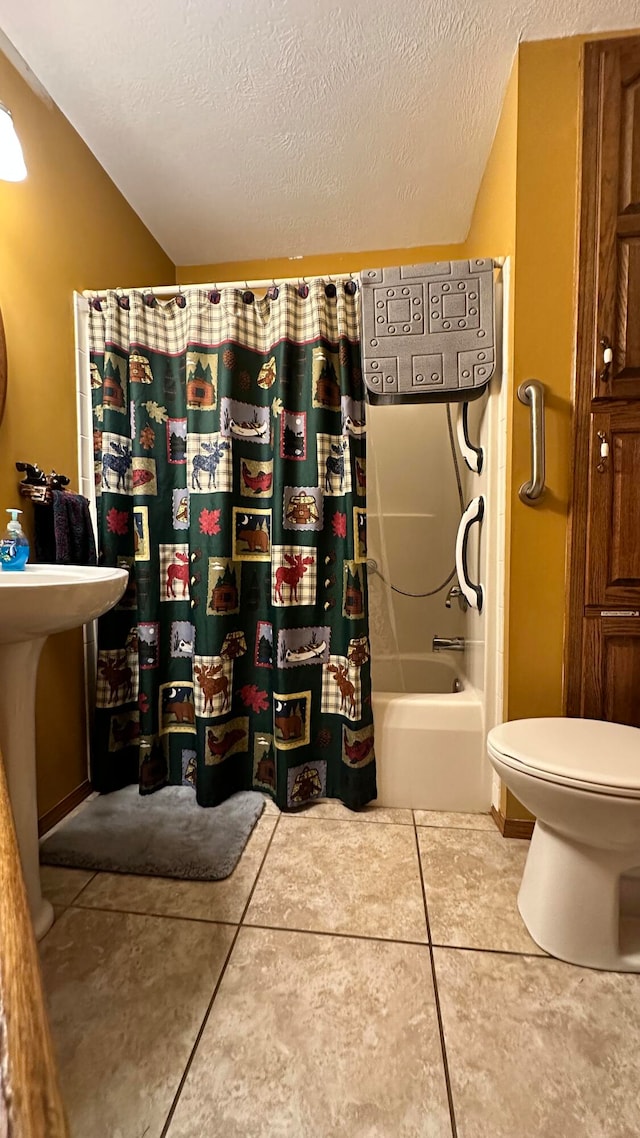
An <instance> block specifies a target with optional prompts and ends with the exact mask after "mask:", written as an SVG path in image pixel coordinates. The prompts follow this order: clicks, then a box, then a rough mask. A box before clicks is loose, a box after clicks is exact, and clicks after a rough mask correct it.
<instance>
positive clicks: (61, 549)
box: [34, 490, 98, 565]
mask: <svg viewBox="0 0 640 1138" xmlns="http://www.w3.org/2000/svg"><path fill="white" fill-rule="evenodd" d="M51 493H52V498H53V503H52V505H51V506H35V507H34V521H35V539H36V540H35V546H36V559H37V560H38V561H39V562H41V563H44V564H49V565H51V564H54V565H97V564H98V558H97V556H96V543H95V539H94V536H93V526H92V524H91V515H90V513H89V503H88V501H87V499H86V498H83V497H82V495H81V494H69V493H68V492H67V491H66V490H52V492H51Z"/></svg>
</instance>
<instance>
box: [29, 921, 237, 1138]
mask: <svg viewBox="0 0 640 1138" xmlns="http://www.w3.org/2000/svg"><path fill="white" fill-rule="evenodd" d="M233 935H234V930H233V929H232V928H230V927H229V926H228V925H212V924H205V923H203V922H200V921H172V920H166V919H165V918H164V917H146V916H138V915H131V914H128V913H104V912H95V911H92V910H89V909H75V908H70V909H67V910H66V912H65V913H64V914H63V915H62V917H61V918H60V921H59V922H58V923H57V924H56V925H54V927H53V929H52V931H51V932H50V933H49V935H48V936H47V937H46V939H45V940H44V942H43V944H42V967H43V975H44V982H45V990H46V992H47V1000H48V1005H49V1009H50V1018H51V1024H52V1028H53V1035H54V1040H55V1044H56V1052H57V1056H58V1063H59V1069H60V1078H61V1084H62V1093H63V1097H64V1100H65V1103H66V1106H67V1111H68V1113H69V1118H70V1123H71V1134H72V1136H73V1138H88V1136H89V1135H90V1136H91V1138H116V1136H117V1138H125V1136H126V1138H134V1136H135V1138H139V1136H141V1135H143V1134H144V1135H147V1136H148V1138H152V1136H153V1138H157V1136H158V1135H159V1134H160V1131H161V1130H162V1126H163V1123H164V1121H165V1119H166V1116H167V1114H168V1112H169V1109H170V1106H171V1102H172V1100H173V1096H174V1095H175V1092H176V1090H177V1087H178V1084H179V1081H180V1078H181V1076H182V1072H183V1070H184V1067H185V1064H186V1062H187V1059H188V1057H189V1054H190V1051H191V1048H192V1047H193V1044H194V1042H195V1039H196V1036H197V1033H198V1030H199V1027H200V1024H201V1023H202V1019H203V1017H204V1014H205V1012H206V1009H207V1005H208V1003H209V1000H210V999H211V995H212V993H213V989H214V986H215V983H216V980H217V978H218V976H219V974H220V971H221V968H222V965H223V963H224V960H225V957H226V954H227V952H228V949H229V946H230V944H231V941H232V938H233Z"/></svg>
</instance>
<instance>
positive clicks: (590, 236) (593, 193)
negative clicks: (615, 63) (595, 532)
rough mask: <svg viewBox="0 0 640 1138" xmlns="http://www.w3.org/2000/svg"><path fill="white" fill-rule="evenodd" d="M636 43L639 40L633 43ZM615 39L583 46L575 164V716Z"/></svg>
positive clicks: (567, 689)
mask: <svg viewBox="0 0 640 1138" xmlns="http://www.w3.org/2000/svg"><path fill="white" fill-rule="evenodd" d="M639 42H640V40H639ZM615 43H619V41H616V40H598V41H595V42H593V43H588V44H585V46H584V48H583V57H582V58H583V88H582V128H581V139H582V154H581V162H580V187H579V202H580V214H579V216H580V222H579V237H578V264H577V321H576V353H575V372H574V380H573V486H572V490H571V497H570V502H569V519H568V526H567V563H566V564H567V569H566V581H565V634H564V685H563V687H564V692H563V710H564V714H565V715H572V716H573V715H575V716H580V715H581V707H582V648H583V623H582V622H583V611H584V601H585V582H586V558H587V527H586V518H587V510H588V503H589V443H590V437H589V436H590V424H591V400H592V397H593V361H594V359H595V349H596V344H595V340H596V336H597V329H596V300H597V297H596V288H597V272H598V253H597V250H598V242H597V233H598V221H599V209H598V206H599V202H598V187H599V182H600V178H599V173H600V171H599V152H600V141H601V138H600V135H601V123H600V115H599V107H600V86H601V83H602V70H601V60H602V56H603V52H604V50H605V49H606V47H607V46H609V45H613V44H615Z"/></svg>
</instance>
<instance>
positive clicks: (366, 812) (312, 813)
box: [288, 798, 413, 826]
mask: <svg viewBox="0 0 640 1138" xmlns="http://www.w3.org/2000/svg"><path fill="white" fill-rule="evenodd" d="M288 817H291V818H333V819H335V820H336V821H338V822H340V821H344V822H393V823H394V824H395V825H396V826H412V825H413V818H412V817H411V811H410V810H398V809H395V808H391V807H389V806H376V805H375V803H373V802H372V803H370V804H369V805H368V806H363V807H362V808H361V809H360V810H349V807H348V806H345V804H344V802H339V801H338V799H337V798H333V799H328V800H327V801H326V802H315V803H314V804H313V805H312V806H308V807H307V808H306V809H305V810H297V811H296V812H295V814H291V815H288Z"/></svg>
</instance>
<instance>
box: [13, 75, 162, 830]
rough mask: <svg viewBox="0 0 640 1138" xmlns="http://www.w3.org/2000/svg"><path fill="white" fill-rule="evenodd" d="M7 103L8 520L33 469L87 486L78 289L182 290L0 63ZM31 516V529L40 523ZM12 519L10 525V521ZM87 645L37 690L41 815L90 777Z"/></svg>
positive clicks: (54, 660) (47, 111)
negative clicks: (20, 172) (79, 415)
mask: <svg viewBox="0 0 640 1138" xmlns="http://www.w3.org/2000/svg"><path fill="white" fill-rule="evenodd" d="M0 100H2V102H4V103H5V104H6V105H7V106H8V107H9V109H10V110H11V111H12V113H13V117H14V122H15V126H16V130H17V131H18V134H19V137H20V140H21V142H22V145H23V149H24V152H25V160H26V163H27V168H28V177H27V179H26V181H25V182H19V183H17V184H12V183H9V182H0V217H1V218H2V225H1V227H0V306H1V308H2V314H3V317H4V324H5V332H6V338H7V351H8V357H9V390H8V396H7V407H6V413H5V417H4V420H3V423H2V426H1V427H0V510H1V509H3V508H4V507H5V506H12V505H19V504H21V503H19V501H18V492H17V489H16V481H17V477H18V476H17V474H16V471H15V467H14V463H15V462H16V460H20V459H25V460H27V461H31V462H38V463H39V464H40V466H42V467H43V468H45V469H47V470H50V469H51V468H52V467H54V468H55V469H56V470H58V471H60V472H63V473H66V474H68V475H70V477H71V478H72V482H73V485H74V487H75V486H76V484H77V457H76V413H75V361H74V335H73V307H72V293H73V290H74V289H84V288H93V287H96V286H97V287H102V286H111V287H116V286H118V285H127V284H131V283H132V282H133V283H135V282H138V281H150V280H151V281H158V282H160V281H172V280H174V279H175V277H174V266H173V263H172V262H171V261H170V260H169V258H168V257H167V256H166V255H165V253H164V252H163V251H162V249H161V248H160V246H159V245H158V244H157V242H156V241H154V239H153V238H152V237H151V235H150V233H149V232H148V231H147V229H146V228H145V226H144V225H143V224H142V222H141V221H140V219H139V217H138V216H137V215H136V214H135V213H134V211H133V210H132V209H131V207H130V206H129V205H128V204H127V203H126V201H125V200H124V198H123V197H122V195H121V194H120V193H119V191H118V190H117V189H116V188H115V186H114V185H113V182H111V180H110V179H109V178H108V176H107V175H106V173H105V172H104V170H103V169H102V167H101V166H100V165H99V163H98V162H97V161H96V159H95V158H94V157H93V155H92V154H91V152H90V151H89V150H88V149H87V147H86V146H85V145H84V143H83V142H82V140H81V139H80V137H79V136H78V135H77V134H76V132H75V131H74V130H73V128H72V127H71V126H70V124H69V123H68V122H67V120H66V119H65V118H64V116H63V115H62V114H61V113H60V111H59V110H58V109H57V108H56V107H54V106H51V105H47V104H46V103H44V102H43V101H41V100H40V99H39V98H38V97H37V96H36V95H35V94H34V93H33V91H32V90H31V89H30V88H29V87H28V86H27V84H26V83H25V82H24V81H23V79H22V78H21V77H20V76H19V75H18V73H17V72H16V71H15V69H14V68H13V67H12V66H11V64H10V63H9V62H8V61H7V60H6V59H5V57H4V56H3V55H2V54H0ZM29 509H30V507H29V505H28V503H27V504H25V520H26V522H27V524H28V523H29V522H30V517H29ZM3 516H4V515H3ZM81 645H82V638H81V634H80V633H79V632H74V633H66V634H63V635H60V636H55V637H52V638H51V640H49V641H48V643H47V645H46V647H45V651H44V655H43V661H42V666H41V670H40V680H39V684H38V707H37V726H38V805H39V812H40V814H43V813H44V812H45V811H47V810H49V809H51V807H53V806H54V805H55V804H56V803H57V802H59V801H60V800H61V799H62V798H64V797H65V796H66V795H67V794H69V793H70V792H71V791H73V790H74V789H75V788H76V787H77V786H79V784H80V783H82V782H83V780H84V779H85V778H86V749H85V737H84V731H85V726H84V695H83V675H82V651H81Z"/></svg>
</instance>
